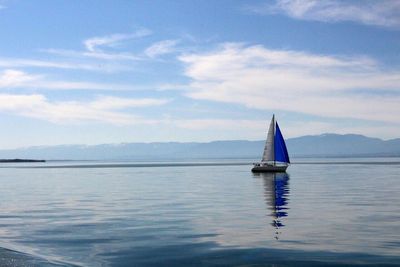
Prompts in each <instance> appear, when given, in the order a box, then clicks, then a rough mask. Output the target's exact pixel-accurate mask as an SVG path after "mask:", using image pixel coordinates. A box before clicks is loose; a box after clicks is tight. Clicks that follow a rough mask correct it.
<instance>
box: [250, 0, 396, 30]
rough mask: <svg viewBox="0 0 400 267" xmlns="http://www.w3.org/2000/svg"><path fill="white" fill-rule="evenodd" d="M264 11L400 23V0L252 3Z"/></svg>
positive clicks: (319, 18)
mask: <svg viewBox="0 0 400 267" xmlns="http://www.w3.org/2000/svg"><path fill="white" fill-rule="evenodd" d="M247 9H248V10H250V11H252V12H255V13H261V14H279V13H282V14H285V15H287V16H289V17H292V18H295V19H302V20H315V21H324V22H338V21H354V22H357V23H362V24H366V25H377V26H384V27H399V26H400V2H399V1H397V0H380V1H375V0H364V1H343V0H325V1H319V0H276V1H275V2H274V3H273V4H263V5H258V6H251V7H248V8H247Z"/></svg>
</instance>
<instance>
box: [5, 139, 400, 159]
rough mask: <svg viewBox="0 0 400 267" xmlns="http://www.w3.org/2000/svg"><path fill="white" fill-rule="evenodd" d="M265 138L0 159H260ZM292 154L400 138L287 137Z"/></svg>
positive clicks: (340, 152)
mask: <svg viewBox="0 0 400 267" xmlns="http://www.w3.org/2000/svg"><path fill="white" fill-rule="evenodd" d="M264 143H265V141H264V140H263V141H243V140H233V141H214V142H209V143H196V142H189V143H179V142H165V143H163V142H161V143H123V144H102V145H90V146H87V145H60V146H40V147H28V148H20V149H10V150H0V158H7V159H10V158H30V159H46V160H63V159H70V160H125V159H127V160H165V159H207V158H208V159H213V158H231V159H239V158H241V159H245V158H248V159H258V158H260V157H261V154H262V151H263V148H264ZM286 143H287V147H288V150H289V154H290V156H291V157H313V156H318V157H350V156H400V138H399V139H392V140H387V141H384V140H381V139H378V138H371V137H366V136H363V135H355V134H345V135H339V134H322V135H314V136H302V137H297V138H291V139H288V140H287V142H286Z"/></svg>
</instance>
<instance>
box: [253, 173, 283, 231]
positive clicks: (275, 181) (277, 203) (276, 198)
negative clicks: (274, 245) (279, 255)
mask: <svg viewBox="0 0 400 267" xmlns="http://www.w3.org/2000/svg"><path fill="white" fill-rule="evenodd" d="M254 175H255V176H256V177H260V178H263V181H264V190H265V193H264V195H265V201H266V203H267V205H268V209H269V210H271V213H270V215H271V217H272V223H271V225H272V226H273V227H274V228H275V238H276V239H279V235H280V233H281V229H282V228H283V227H284V226H285V224H284V223H283V222H284V220H283V218H284V217H287V216H288V212H287V211H288V209H289V207H288V201H289V198H288V197H289V175H288V174H287V173H258V174H254Z"/></svg>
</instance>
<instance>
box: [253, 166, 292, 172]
mask: <svg viewBox="0 0 400 267" xmlns="http://www.w3.org/2000/svg"><path fill="white" fill-rule="evenodd" d="M287 167H288V166H287V165H283V166H277V165H255V166H254V167H253V168H252V169H251V171H252V172H285V171H286V169H287Z"/></svg>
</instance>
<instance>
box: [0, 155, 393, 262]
mask: <svg viewBox="0 0 400 267" xmlns="http://www.w3.org/2000/svg"><path fill="white" fill-rule="evenodd" d="M295 161H296V163H295V164H292V166H290V167H289V169H288V173H287V174H279V175H272V174H267V175H262V174H260V175H255V174H252V173H251V172H250V168H251V165H249V164H248V163H246V161H235V162H229V161H218V162H215V161H214V162H209V163H212V164H208V163H207V162H202V164H200V165H197V164H191V163H187V162H185V163H177V162H175V163H173V164H169V163H165V162H164V163H133V162H130V163H129V162H48V163H41V164H17V165H13V164H3V165H0V183H1V185H0V266H75V265H76V266H232V265H237V266H239V265H240V266H243V265H247V266H250V265H251V266H281V265H283V266H287V265H289V266H291V265H296V266H298V265H303V266H327V265H328V266H336V265H346V266H347V265H367V264H368V265H379V266H382V265H387V266H392V265H399V266H400V158H391V159H382V158H381V159H375V158H369V159H360V158H352V159H349V158H347V159H297V160H295ZM215 163H218V164H215Z"/></svg>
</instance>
